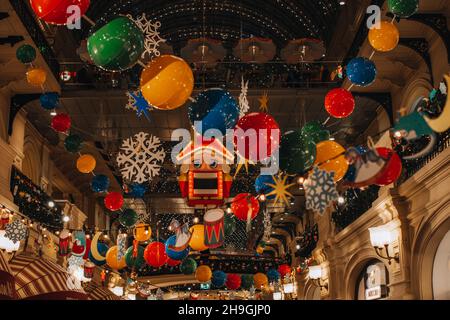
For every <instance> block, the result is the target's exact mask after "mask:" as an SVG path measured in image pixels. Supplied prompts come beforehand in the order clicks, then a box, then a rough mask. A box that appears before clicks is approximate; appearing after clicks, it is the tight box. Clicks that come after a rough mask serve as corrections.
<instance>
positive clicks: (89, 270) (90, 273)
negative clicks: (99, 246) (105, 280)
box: [84, 261, 95, 279]
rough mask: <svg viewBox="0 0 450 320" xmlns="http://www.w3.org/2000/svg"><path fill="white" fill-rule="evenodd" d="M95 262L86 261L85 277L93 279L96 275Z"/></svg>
mask: <svg viewBox="0 0 450 320" xmlns="http://www.w3.org/2000/svg"><path fill="white" fill-rule="evenodd" d="M94 270H95V264H94V263H92V262H91V261H86V263H85V264H84V277H85V278H87V279H92V278H93V277H94Z"/></svg>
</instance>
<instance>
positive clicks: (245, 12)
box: [83, 0, 340, 45]
mask: <svg viewBox="0 0 450 320" xmlns="http://www.w3.org/2000/svg"><path fill="white" fill-rule="evenodd" d="M111 2H112V1H110V0H98V1H95V2H93V3H92V4H91V7H90V9H89V11H88V12H87V16H89V17H90V18H91V19H93V20H94V21H99V22H100V24H101V23H102V22H103V23H104V22H105V21H107V20H108V19H110V18H111V17H112V16H114V15H117V14H132V15H133V16H137V15H141V14H142V13H145V14H146V16H147V17H148V18H151V19H152V20H159V21H161V24H162V27H161V30H162V35H163V36H164V37H165V38H166V39H167V40H168V41H169V43H171V44H175V43H177V42H183V41H186V40H187V39H191V38H198V37H202V36H206V37H211V38H216V39H220V40H237V39H240V38H242V37H246V36H250V35H253V36H258V37H264V38H270V39H272V40H273V41H274V42H275V43H277V44H279V45H283V44H285V43H286V42H287V41H289V40H291V39H296V38H319V39H322V40H324V41H325V42H327V41H328V40H329V39H330V36H331V35H332V30H333V27H334V25H335V23H336V20H337V16H338V13H339V7H340V6H339V3H338V1H336V0H264V1H258V3H257V5H256V4H255V1H254V0H154V1H147V0H116V1H113V2H112V3H111ZM83 34H84V36H86V30H84V32H83Z"/></svg>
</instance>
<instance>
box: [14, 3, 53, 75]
mask: <svg viewBox="0 0 450 320" xmlns="http://www.w3.org/2000/svg"><path fill="white" fill-rule="evenodd" d="M9 2H10V3H11V5H12V6H13V8H14V10H15V11H16V13H17V15H18V16H19V19H20V20H21V21H22V23H23V25H24V26H25V28H26V29H27V31H28V33H29V34H30V37H31V38H32V39H33V41H34V43H35V44H36V47H38V48H39V51H40V52H41V55H42V56H43V57H44V60H45V62H46V63H47V65H48V66H49V68H50V70H51V71H52V73H53V75H54V76H55V78H56V79H58V77H59V62H58V60H57V59H56V56H55V54H54V52H53V49H52V48H51V47H50V45H49V43H48V42H47V39H46V38H45V35H44V33H43V32H42V30H41V28H40V27H39V25H38V24H37V22H36V20H35V18H34V16H33V14H32V13H31V12H30V8H29V7H28V4H27V3H28V1H24V0H9Z"/></svg>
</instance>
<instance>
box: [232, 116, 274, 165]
mask: <svg viewBox="0 0 450 320" xmlns="http://www.w3.org/2000/svg"><path fill="white" fill-rule="evenodd" d="M247 130H248V132H251V131H252V130H254V131H253V132H255V133H256V134H255V135H254V137H253V138H252V137H250V136H249V135H246V134H245V133H246V132H247ZM234 140H235V141H234V142H235V145H236V148H237V153H238V154H239V155H240V156H241V157H243V158H245V159H247V160H250V161H252V162H254V163H256V162H258V161H263V160H265V159H268V158H270V156H271V155H272V152H274V151H275V150H276V149H278V146H279V144H280V127H279V126H278V123H277V122H276V121H275V119H274V118H273V117H272V116H270V115H268V114H266V113H249V114H247V115H245V116H244V117H242V118H241V119H240V120H239V122H238V124H237V125H236V128H235V132H234ZM260 146H264V147H265V149H266V150H260Z"/></svg>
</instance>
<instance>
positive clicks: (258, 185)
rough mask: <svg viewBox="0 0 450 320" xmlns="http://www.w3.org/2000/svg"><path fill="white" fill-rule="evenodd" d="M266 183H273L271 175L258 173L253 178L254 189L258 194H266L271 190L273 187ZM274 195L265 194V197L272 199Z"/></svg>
mask: <svg viewBox="0 0 450 320" xmlns="http://www.w3.org/2000/svg"><path fill="white" fill-rule="evenodd" d="M267 184H273V185H274V184H275V181H274V180H273V176H271V175H259V176H258V177H257V178H256V180H255V190H256V193H258V194H264V195H267V194H268V193H271V192H272V191H273V188H272V187H271V186H269V185H267ZM274 198H275V195H271V196H267V199H269V200H271V199H274Z"/></svg>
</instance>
